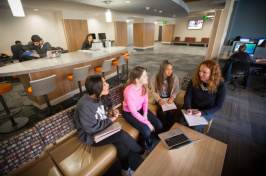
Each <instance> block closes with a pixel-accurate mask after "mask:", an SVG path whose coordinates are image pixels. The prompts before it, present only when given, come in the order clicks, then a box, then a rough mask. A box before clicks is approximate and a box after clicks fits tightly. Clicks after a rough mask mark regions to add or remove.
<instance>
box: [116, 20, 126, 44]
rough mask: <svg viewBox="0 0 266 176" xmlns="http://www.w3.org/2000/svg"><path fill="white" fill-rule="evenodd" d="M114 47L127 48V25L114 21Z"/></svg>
mask: <svg viewBox="0 0 266 176" xmlns="http://www.w3.org/2000/svg"><path fill="white" fill-rule="evenodd" d="M114 27H115V46H126V47H127V46H128V42H127V23H126V22H123V21H115V22H114Z"/></svg>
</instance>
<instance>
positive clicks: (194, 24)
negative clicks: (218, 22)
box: [187, 20, 203, 29]
mask: <svg viewBox="0 0 266 176" xmlns="http://www.w3.org/2000/svg"><path fill="white" fill-rule="evenodd" d="M202 26H203V20H189V21H188V27H187V29H202Z"/></svg>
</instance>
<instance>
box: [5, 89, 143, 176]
mask: <svg viewBox="0 0 266 176" xmlns="http://www.w3.org/2000/svg"><path fill="white" fill-rule="evenodd" d="M123 88H124V86H123V85H120V86H117V87H114V88H113V89H111V90H110V93H111V97H112V98H111V100H112V102H113V104H114V105H116V107H117V108H120V109H121V102H122V101H123ZM74 110H75V106H72V107H70V108H68V109H66V110H64V111H62V112H60V113H57V114H55V115H53V116H51V117H49V118H47V119H44V120H42V121H40V122H38V123H37V124H35V125H34V127H33V128H31V129H29V130H25V131H24V132H23V133H21V134H19V135H16V136H15V137H12V138H10V139H8V140H5V141H2V142H1V143H0V152H1V156H0V165H1V168H0V175H22V176H29V175H38V176H57V175H58V176H59V175H69V176H83V175H93V176H95V175H103V174H104V173H105V172H106V171H107V170H108V169H109V168H110V167H111V166H112V165H113V164H114V162H115V161H116V160H117V151H116V148H115V147H114V146H113V145H112V144H110V145H106V146H102V147H90V146H87V145H85V144H84V143H82V142H81V141H80V140H79V139H78V137H77V132H76V129H75V126H74V123H73V113H74ZM120 112H121V111H120ZM117 121H118V122H120V124H121V127H122V129H123V130H125V131H126V132H128V133H129V134H130V135H131V136H132V137H133V138H134V139H135V140H137V139H138V135H139V132H138V131H137V130H136V129H135V128H133V127H132V126H131V125H130V124H128V123H127V122H126V121H125V119H123V118H122V117H119V118H118V119H117Z"/></svg>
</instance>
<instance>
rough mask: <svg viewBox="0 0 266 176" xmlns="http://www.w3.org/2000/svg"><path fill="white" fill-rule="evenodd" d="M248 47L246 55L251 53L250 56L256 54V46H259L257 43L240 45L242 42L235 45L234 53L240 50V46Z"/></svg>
mask: <svg viewBox="0 0 266 176" xmlns="http://www.w3.org/2000/svg"><path fill="white" fill-rule="evenodd" d="M244 44H245V45H246V47H247V49H246V51H245V52H246V53H249V54H254V52H255V49H256V46H257V44H256V43H240V42H237V43H235V45H234V49H233V52H235V51H236V50H238V48H239V47H240V45H244Z"/></svg>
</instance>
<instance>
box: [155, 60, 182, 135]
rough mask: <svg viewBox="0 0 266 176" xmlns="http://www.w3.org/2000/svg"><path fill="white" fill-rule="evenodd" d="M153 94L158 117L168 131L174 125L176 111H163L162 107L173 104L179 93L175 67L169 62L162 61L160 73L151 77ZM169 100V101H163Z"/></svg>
mask: <svg viewBox="0 0 266 176" xmlns="http://www.w3.org/2000/svg"><path fill="white" fill-rule="evenodd" d="M150 86H151V94H152V97H153V99H154V101H155V104H156V105H157V117H158V118H159V119H160V120H161V122H162V124H163V131H168V130H169V129H170V128H171V126H172V123H173V119H174V114H175V110H168V111H163V109H162V105H164V104H165V103H168V104H173V103H175V102H174V100H175V99H176V96H177V95H178V92H179V81H178V77H177V76H176V74H174V73H173V66H172V64H171V63H170V62H168V60H164V61H162V63H161V65H160V69H159V72H158V73H157V74H155V75H153V76H152V77H151V83H150ZM165 98H168V100H167V101H164V100H163V99H165Z"/></svg>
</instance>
